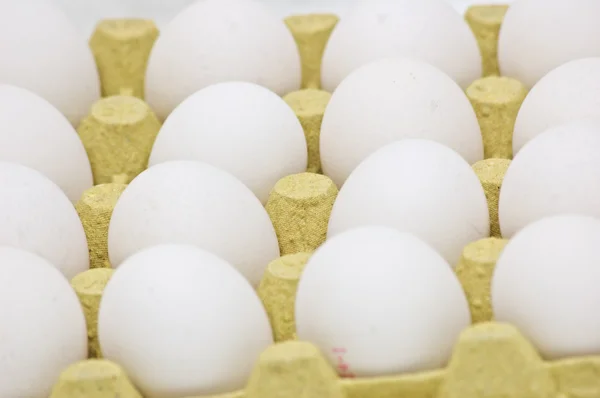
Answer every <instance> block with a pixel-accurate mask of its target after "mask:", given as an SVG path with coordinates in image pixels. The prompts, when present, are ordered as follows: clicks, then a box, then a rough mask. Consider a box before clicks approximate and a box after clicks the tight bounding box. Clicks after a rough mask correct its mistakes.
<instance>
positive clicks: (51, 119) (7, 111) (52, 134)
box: [0, 66, 94, 202]
mask: <svg viewBox="0 0 600 398" xmlns="http://www.w3.org/2000/svg"><path fill="white" fill-rule="evenodd" d="M0 68H1V66H0ZM0 126H2V129H0V143H1V145H0V160H2V161H9V162H15V163H20V164H22V165H24V166H27V167H30V168H32V169H35V170H37V171H39V172H40V173H42V174H44V175H45V176H46V177H48V178H49V179H51V180H52V181H53V182H54V183H56V184H57V185H58V186H59V187H60V188H61V189H62V190H63V191H64V192H65V194H66V195H67V196H68V197H69V199H70V200H71V201H72V202H76V201H78V200H79V198H81V195H82V194H83V192H84V191H85V190H87V189H89V188H91V187H92V186H93V185H94V181H93V177H92V168H91V166H90V161H89V159H88V156H87V153H86V151H85V148H84V146H83V144H82V143H81V140H80V139H79V136H78V135H77V131H75V129H74V128H73V126H72V125H71V123H70V122H69V121H68V120H67V119H66V118H65V116H63V115H62V114H61V113H60V111H58V110H57V109H56V108H54V107H53V106H52V105H51V104H50V103H49V102H48V101H46V100H45V99H43V98H42V97H40V96H38V95H36V94H34V93H32V92H31V91H28V90H25V89H22V88H19V87H16V86H11V85H5V84H0Z"/></svg>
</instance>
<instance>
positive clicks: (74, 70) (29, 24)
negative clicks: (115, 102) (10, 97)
mask: <svg viewBox="0 0 600 398" xmlns="http://www.w3.org/2000/svg"><path fill="white" fill-rule="evenodd" d="M0 54H1V56H2V63H0V83H6V84H12V85H15V86H19V87H23V88H26V89H28V90H30V91H33V92H34V93H36V94H38V95H40V96H42V97H43V98H45V99H46V100H48V101H49V102H50V103H51V104H52V105H54V106H55V107H56V108H57V109H58V110H59V111H60V112H62V113H63V114H64V115H65V116H66V117H67V118H68V119H69V121H70V122H71V123H72V124H73V125H77V124H79V121H80V120H81V119H82V118H83V117H84V116H85V115H86V114H87V113H88V112H89V109H90V107H91V106H92V104H93V103H94V102H95V101H96V100H98V99H99V98H100V79H99V77H98V71H97V69H96V64H95V62H94V57H93V55H92V52H91V50H90V49H89V47H88V45H87V42H86V38H85V37H84V35H82V34H81V33H80V32H78V31H77V29H76V28H75V26H73V24H72V23H71V21H70V20H69V19H68V18H67V16H66V15H65V14H64V13H63V12H62V11H61V10H60V9H59V8H58V7H57V6H56V5H55V4H54V3H53V2H51V1H49V0H19V1H2V2H0ZM32 111H33V110H32ZM32 111H30V113H28V114H27V116H26V117H30V118H35V117H36V115H35V113H33V112H32Z"/></svg>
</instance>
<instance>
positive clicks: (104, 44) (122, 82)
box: [90, 19, 158, 99]
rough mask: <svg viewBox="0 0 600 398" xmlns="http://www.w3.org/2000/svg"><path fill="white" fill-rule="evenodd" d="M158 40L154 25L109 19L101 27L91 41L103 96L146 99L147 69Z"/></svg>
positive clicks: (148, 22)
mask: <svg viewBox="0 0 600 398" xmlns="http://www.w3.org/2000/svg"><path fill="white" fill-rule="evenodd" d="M157 37H158V28H157V27H156V25H155V24H154V22H153V21H148V20H143V19H108V20H103V21H100V23H98V25H97V26H96V30H95V31H94V33H93V34H92V37H91V38H90V48H91V49H92V53H93V54H94V58H95V59H96V65H97V66H98V74H99V75H100V83H101V88H102V96H103V97H108V96H111V95H119V94H127V95H133V96H136V97H139V98H142V99H143V98H144V79H145V75H146V66H147V64H148V58H149V57H150V51H151V50H152V46H153V45H154V42H155V41H156V38H157Z"/></svg>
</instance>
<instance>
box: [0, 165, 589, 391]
mask: <svg viewBox="0 0 600 398" xmlns="http://www.w3.org/2000/svg"><path fill="white" fill-rule="evenodd" d="M190 163H194V162H190ZM198 165H200V163H198V164H197V165H192V164H190V165H189V166H190V167H199V166H198ZM157 167H160V166H157ZM215 170H216V169H215ZM250 233H255V232H254V231H251V232H250ZM230 236H231V235H230ZM599 244H600V220H598V219H597V218H594V217H587V216H580V215H560V216H554V217H547V218H543V219H541V220H539V221H537V222H535V223H532V224H530V225H528V226H527V227H525V228H524V229H522V230H521V231H520V232H519V233H518V234H517V235H516V236H515V237H514V238H513V239H512V240H510V241H509V243H508V244H507V246H506V247H505V249H504V251H503V252H502V254H501V256H500V259H499V260H498V263H497V265H496V270H495V272H494V276H493V279H492V286H491V288H492V304H493V309H494V315H495V319H496V320H498V321H503V322H510V323H512V324H514V325H516V326H517V327H519V328H520V329H521V330H522V331H523V333H524V334H525V335H526V336H527V337H528V338H530V339H531V341H532V342H533V343H534V345H536V346H537V348H538V349H539V350H540V352H541V353H542V354H543V355H544V356H545V357H546V358H550V359H552V358H562V357H568V356H576V355H592V354H597V353H598V352H600V340H599V339H598V335H599V332H600V325H599V324H598V322H597V320H596V319H597V318H596V317H594V316H590V313H593V312H594V311H595V310H597V302H598V300H599V299H600V297H599V295H600V293H598V290H597V289H596V286H597V284H598V283H599V282H600V274H599V273H598V271H597V263H598V261H599V260H600V259H599V258H598V256H599V255H598V251H597V249H596V248H597V246H598V245H599ZM0 262H1V267H0V269H1V271H2V278H0V303H2V306H1V308H2V311H1V312H0V321H2V323H3V324H4V325H10V327H7V328H4V329H3V338H2V341H1V342H0V354H2V359H3V360H2V361H0V370H1V371H2V383H1V384H0V396H2V397H18V396H28V397H40V398H41V397H47V396H48V395H49V392H50V389H51V388H52V385H53V384H54V383H55V382H56V381H57V377H58V374H59V372H60V370H61V369H64V368H66V367H67V366H68V365H70V364H71V363H74V362H76V361H79V360H83V359H85V358H86V357H87V352H88V351H87V330H86V324H85V319H84V316H83V313H82V310H81V307H80V304H79V301H78V298H77V296H76V295H75V292H74V291H73V290H72V288H71V287H70V285H69V283H68V281H67V279H66V278H65V277H64V275H62V274H61V273H60V271H59V270H58V268H57V267H56V266H55V265H53V264H52V263H50V262H48V261H47V260H46V259H43V258H42V257H39V256H37V255H35V254H32V253H30V252H27V251H24V250H21V249H17V248H12V247H6V246H3V247H0ZM470 322H471V318H470V314H469V308H468V304H467V300H466V298H465V294H464V292H463V291H462V289H461V286H460V283H459V281H458V279H457V278H456V276H455V275H454V273H453V272H452V267H451V265H450V264H449V263H448V262H447V261H446V260H445V259H444V258H443V257H442V256H441V255H440V254H439V253H438V252H437V251H436V250H434V249H433V248H432V247H431V246H430V245H428V244H427V243H425V242H424V241H423V240H421V239H419V238H418V237H417V236H415V235H413V234H410V233H405V232H400V231H398V230H397V229H395V228H389V227H384V226H363V227H358V228H351V229H349V230H347V231H344V232H342V233H339V234H337V235H335V236H333V237H331V238H329V239H328V240H327V241H326V242H325V243H324V244H323V245H322V246H321V247H320V248H318V249H317V250H316V252H315V253H314V254H313V255H312V256H311V257H310V258H309V260H308V263H307V264H306V267H305V269H304V270H303V273H302V276H301V279H300V283H299V285H298V290H297V294H296V298H295V323H296V330H297V337H298V338H299V339H301V340H305V341H309V342H312V343H313V344H315V345H317V347H319V348H320V349H321V351H322V352H323V354H324V355H325V356H326V358H327V359H329V360H330V362H331V364H332V366H334V367H336V366H337V367H338V371H339V373H340V375H341V376H345V377H368V376H384V375H394V374H401V373H407V372H417V371H423V370H431V369H438V368H441V367H443V366H445V364H446V363H447V361H448V360H449V358H450V355H451V352H452V348H453V345H454V343H455V341H456V338H457V337H458V334H459V333H460V332H461V331H462V330H463V329H465V328H466V327H467V326H468V325H469V324H470ZM98 337H99V342H100V346H101V348H102V352H103V354H104V356H105V357H106V358H107V359H110V360H112V361H115V362H117V363H119V364H120V365H121V366H123V368H124V369H125V370H126V371H127V372H128V374H129V376H130V378H131V380H132V381H133V383H134V384H135V385H136V386H137V387H138V388H139V389H140V390H141V391H142V393H143V394H144V396H147V397H161V398H162V397H167V398H169V397H173V398H178V397H179V398H181V397H186V396H196V395H206V394H215V393H223V392H229V391H234V390H237V389H241V388H243V386H244V385H245V383H246V382H247V379H248V376H249V375H250V372H251V370H252V368H253V366H254V364H255V362H256V360H257V358H258V355H259V354H260V353H261V352H262V351H264V350H265V349H266V348H267V347H268V346H269V345H271V344H272V343H273V337H272V331H271V325H270V324H269V319H268V317H267V314H266V312H265V309H264V307H263V305H262V303H261V301H260V299H259V297H258V296H257V294H256V292H255V290H254V287H253V286H252V285H251V284H250V283H249V282H248V280H247V279H246V278H244V276H243V275H242V274H241V273H240V272H239V271H238V270H237V269H236V267H234V266H233V265H232V264H231V263H230V262H228V261H226V260H225V259H223V258H222V257H219V256H217V255H215V254H213V253H211V252H209V251H207V250H204V249H201V248H200V247H198V246H195V245H188V244H173V243H163V244H157V245H153V246H149V247H146V248H144V249H142V250H140V251H138V252H136V253H134V254H133V255H131V256H129V257H128V258H126V259H125V261H123V263H121V264H120V265H119V266H118V267H117V270H116V272H115V273H114V275H113V276H112V278H111V279H110V281H109V282H108V284H107V286H106V288H105V290H104V294H103V296H102V299H101V302H100V309H99V314H98ZM340 353H343V361H344V367H343V368H342V367H339V357H340V355H341V354H340Z"/></svg>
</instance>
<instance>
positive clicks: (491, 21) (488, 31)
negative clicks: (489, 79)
mask: <svg viewBox="0 0 600 398" xmlns="http://www.w3.org/2000/svg"><path fill="white" fill-rule="evenodd" d="M507 10H508V6H507V5H505V4H494V5H473V6H471V7H469V8H468V9H467V11H466V12H465V20H466V21H467V23H468V24H469V26H470V27H471V31H472V32H473V34H474V35H475V38H476V39H477V44H478V46H479V51H480V52H481V62H482V69H483V76H498V75H500V68H499V67H498V35H499V33H500V27H501V26H502V21H503V20H504V14H506V11H507Z"/></svg>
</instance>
